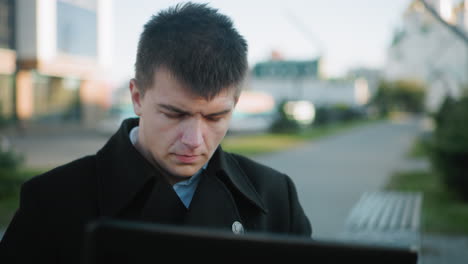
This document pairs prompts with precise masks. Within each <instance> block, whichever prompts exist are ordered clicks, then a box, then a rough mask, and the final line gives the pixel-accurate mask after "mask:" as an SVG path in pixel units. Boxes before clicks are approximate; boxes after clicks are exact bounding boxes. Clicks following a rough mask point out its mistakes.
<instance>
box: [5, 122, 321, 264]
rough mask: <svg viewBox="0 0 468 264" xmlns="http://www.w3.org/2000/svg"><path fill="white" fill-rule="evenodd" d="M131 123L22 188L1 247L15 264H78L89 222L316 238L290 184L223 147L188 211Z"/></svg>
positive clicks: (216, 154)
mask: <svg viewBox="0 0 468 264" xmlns="http://www.w3.org/2000/svg"><path fill="white" fill-rule="evenodd" d="M137 124H138V119H129V120H126V121H124V122H123V123H122V126H121V127H120V129H119V130H118V131H117V133H116V134H114V135H113V136H112V137H111V138H110V140H109V141H108V142H107V143H106V145H105V146H104V147H103V148H102V149H101V150H99V151H98V152H97V154H96V155H90V156H86V157H83V158H81V159H78V160H75V161H73V162H71V163H69V164H66V165H63V166H60V167H57V168H55V169H53V170H51V171H48V172H46V173H44V174H42V175H39V176H37V177H34V178H32V179H31V180H29V181H27V182H25V183H24V184H23V186H22V188H21V195H20V206H19V209H18V210H17V212H16V214H15V216H14V218H13V220H12V222H11V223H10V225H9V226H8V228H7V230H6V232H5V234H4V237H3V240H2V241H1V242H0V260H1V262H2V263H9V262H6V261H4V260H7V259H10V258H11V259H12V261H11V263H37V262H42V260H44V262H47V263H78V262H79V260H80V254H81V249H82V246H83V235H84V229H85V227H86V224H87V223H88V222H90V221H93V220H96V219H99V218H102V217H110V218H118V219H127V220H135V221H145V222H157V223H167V224H175V225H190V226H198V227H210V228H220V229H229V230H231V228H232V224H233V222H235V221H239V222H241V223H242V225H243V227H244V229H245V232H246V233H248V232H272V233H280V234H291V235H300V236H307V237H310V236H311V232H312V229H311V225H310V222H309V220H308V218H307V216H306V215H305V214H304V211H303V209H302V207H301V205H300V203H299V200H298V196H297V193H296V189H295V185H294V183H293V182H292V181H291V179H290V178H289V177H288V176H287V175H285V174H283V173H280V172H278V171H276V170H273V169H272V168H269V167H266V166H264V165H261V164H259V163H256V162H255V161H252V160H250V159H248V158H246V157H243V156H240V155H236V154H230V153H227V152H224V151H223V150H222V149H221V147H219V148H218V149H217V150H216V152H215V154H214V155H213V157H212V158H211V160H210V162H209V165H208V167H207V169H206V172H205V173H204V174H202V178H201V180H200V182H199V185H198V187H197V190H196V192H195V194H194V197H193V200H192V202H191V204H190V207H189V209H186V208H185V207H184V205H183V204H182V202H181V201H180V199H179V198H178V196H177V194H176V193H175V191H174V190H173V189H172V186H171V185H169V184H168V183H167V182H166V181H165V180H164V178H162V177H161V175H160V173H159V171H158V170H157V169H155V167H154V166H152V165H151V164H150V163H149V162H148V161H147V160H146V159H145V158H144V157H143V156H142V155H141V154H140V153H139V152H138V151H137V150H136V149H135V147H134V146H133V145H132V143H131V142H130V139H129V131H130V130H131V129H132V128H133V127H134V126H136V125H137Z"/></svg>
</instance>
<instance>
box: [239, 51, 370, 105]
mask: <svg viewBox="0 0 468 264" xmlns="http://www.w3.org/2000/svg"><path fill="white" fill-rule="evenodd" d="M320 66H321V59H320V58H317V59H314V60H304V61H289V60H270V61H265V62H260V63H257V64H256V65H254V67H253V68H252V71H251V75H250V76H249V79H248V83H247V84H246V85H247V88H248V89H251V90H254V91H261V92H266V93H269V94H271V95H272V96H273V98H274V99H275V101H276V102H277V103H279V102H281V101H283V100H308V101H310V102H312V103H313V104H315V105H331V104H346V105H349V106H359V105H363V104H365V103H367V100H368V99H369V90H368V85H367V81H366V80H365V79H362V78H360V79H351V80H347V79H346V80H345V79H343V80H326V79H324V78H322V76H323V74H322V72H321V67H320Z"/></svg>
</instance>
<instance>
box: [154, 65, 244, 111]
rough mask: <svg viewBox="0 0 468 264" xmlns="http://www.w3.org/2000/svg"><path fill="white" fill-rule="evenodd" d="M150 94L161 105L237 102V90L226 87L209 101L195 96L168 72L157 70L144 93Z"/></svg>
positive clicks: (162, 69) (186, 86)
mask: <svg viewBox="0 0 468 264" xmlns="http://www.w3.org/2000/svg"><path fill="white" fill-rule="evenodd" d="M146 92H147V93H148V92H150V94H152V97H154V98H153V99H154V100H156V101H157V102H161V103H175V104H196V103H203V104H223V103H224V104H231V103H234V104H235V102H236V101H237V99H236V98H237V89H236V87H235V86H234V85H233V86H226V87H224V89H222V90H221V92H220V93H219V94H217V95H215V96H214V97H213V98H210V99H209V100H208V99H206V98H204V97H202V96H200V95H198V94H195V93H194V92H193V91H192V90H191V89H190V86H188V85H186V84H185V83H183V82H181V81H179V80H178V79H177V78H175V77H174V75H172V74H171V73H170V72H169V71H168V70H165V69H164V68H160V69H158V70H157V71H156V72H155V74H154V76H153V83H152V85H151V87H149V89H148V90H147V91H146Z"/></svg>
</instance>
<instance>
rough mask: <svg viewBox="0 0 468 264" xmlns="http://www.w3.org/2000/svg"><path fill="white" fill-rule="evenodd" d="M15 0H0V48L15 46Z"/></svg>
mask: <svg viewBox="0 0 468 264" xmlns="http://www.w3.org/2000/svg"><path fill="white" fill-rule="evenodd" d="M14 3H15V2H14V0H0V48H6V49H13V48H14V39H13V38H14V29H13V27H14V23H13V22H14Z"/></svg>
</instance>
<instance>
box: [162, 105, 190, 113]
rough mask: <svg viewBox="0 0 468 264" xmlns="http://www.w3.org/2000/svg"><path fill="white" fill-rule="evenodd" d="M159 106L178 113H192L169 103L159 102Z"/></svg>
mask: <svg viewBox="0 0 468 264" xmlns="http://www.w3.org/2000/svg"><path fill="white" fill-rule="evenodd" d="M158 106H160V107H162V108H164V109H166V110H169V111H171V112H176V113H178V114H184V115H190V114H191V113H190V112H187V111H185V110H182V109H180V108H177V107H175V106H172V105H168V104H158Z"/></svg>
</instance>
